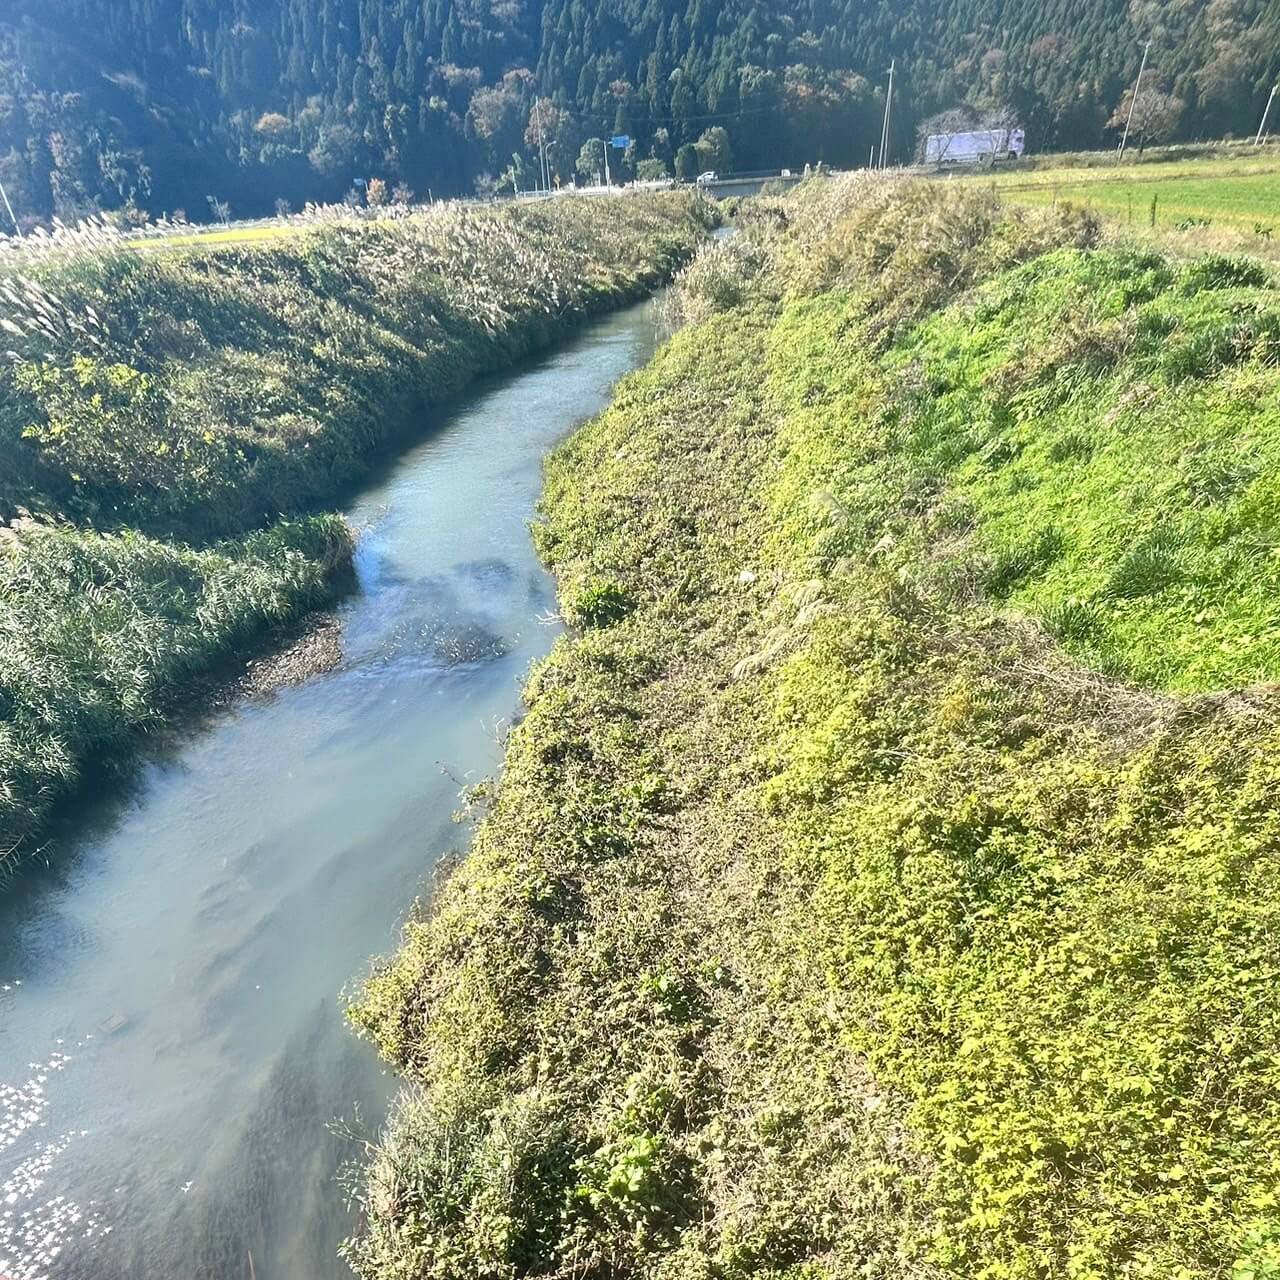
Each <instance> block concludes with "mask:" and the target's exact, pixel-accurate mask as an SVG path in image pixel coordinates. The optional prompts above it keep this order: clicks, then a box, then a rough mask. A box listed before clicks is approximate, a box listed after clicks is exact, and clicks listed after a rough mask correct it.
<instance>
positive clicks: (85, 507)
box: [0, 194, 707, 863]
mask: <svg viewBox="0 0 1280 1280" xmlns="http://www.w3.org/2000/svg"><path fill="white" fill-rule="evenodd" d="M706 216H707V214H706V211H705V208H704V206H703V205H702V203H701V202H700V201H699V199H698V198H696V197H694V196H692V195H690V194H682V195H672V196H669V197H668V196H658V197H637V198H634V199H631V198H628V199H618V200H598V201H587V200H581V201H569V200H565V201H558V202H556V204H555V205H554V206H550V205H548V206H545V207H538V208H528V207H518V208H508V209H503V210H494V211H489V210H486V211H483V212H479V213H477V212H473V211H470V210H465V209H453V210H448V211H443V212H440V213H432V214H429V215H425V216H420V217H412V218H406V219H401V220H397V221H395V222H392V223H387V224H375V225H366V226H351V227H347V226H337V227H332V228H329V229H326V230H322V231H318V232H315V233H308V234H300V235H299V236H297V237H296V238H294V239H291V240H285V239H279V240H276V241H273V242H272V243H270V244H266V245H263V246H261V247H256V248H244V249H238V250H230V249H222V250H218V251H215V252H211V253H205V252H200V251H193V252H189V253H180V252H174V253H168V252H166V253H160V254H154V255H146V256H141V255H137V254H133V253H130V252H127V251H126V252H116V253H100V252H96V251H94V249H93V248H92V247H90V248H89V250H88V251H87V252H85V251H73V252H67V251H66V250H65V249H62V248H60V249H58V250H55V251H50V252H49V253H48V254H46V255H45V256H44V257H43V258H41V257H35V258H33V259H31V260H28V259H27V258H26V257H24V256H19V257H18V258H17V259H16V261H15V262H12V263H10V264H8V265H9V268H10V269H9V272H8V274H7V275H0V298H3V300H4V301H3V304H0V307H2V309H0V326H3V328H4V330H5V332H6V341H8V342H9V343H11V344H12V350H11V352H10V358H9V362H8V364H7V365H5V366H3V368H2V369H0V863H4V862H7V861H8V860H9V859H10V856H11V855H16V853H17V852H18V851H19V850H20V849H25V848H28V847H29V846H30V843H31V837H32V836H33V835H34V833H36V832H37V831H38V830H39V829H40V827H41V826H42V824H43V823H44V822H45V820H46V819H47V818H48V816H49V814H50V812H51V808H52V806H53V804H54V802H55V801H56V800H57V799H58V798H59V797H60V796H62V795H63V794H64V793H65V792H66V791H67V790H68V789H69V788H70V786H71V785H72V784H73V783H74V782H75V780H76V778H77V777H78V776H79V774H80V771H81V769H82V768H83V767H84V766H85V765H87V764H88V765H91V764H94V763H101V762H103V761H106V760H108V759H112V758H114V757H116V756H118V755H119V754H120V748H121V746H122V744H124V743H126V742H131V741H134V740H135V738H134V734H135V731H137V730H139V729H145V728H148V727H150V726H152V725H154V724H155V723H156V721H157V719H158V717H159V716H160V715H161V714H162V713H163V711H164V710H166V709H167V708H168V707H169V706H170V705H171V704H172V703H173V701H174V699H175V697H176V695H178V694H179V693H181V692H182V691H183V689H184V687H185V686H186V685H188V684H189V683H190V681H191V679H192V677H194V676H196V675H198V674H199V673H201V672H202V671H205V670H206V669H207V668H208V667H210V666H211V665H212V664H214V663H216V662H218V661H220V660H222V659H224V658H226V657H227V656H228V655H230V654H232V653H234V652H235V651H236V650H237V649H240V648H242V647H243V646H244V645H245V644H246V643H247V642H248V641H250V640H252V639H253V637H255V636H256V635H257V634H258V633H260V632H262V631H263V630H264V629H267V628H274V627H279V626H281V625H282V624H287V623H289V622H290V621H292V620H294V619H296V618H298V617H299V616H301V615H302V614H303V613H305V612H306V611H307V610H308V609H310V608H312V607H314V606H315V605H317V604H319V603H320V602H322V601H324V600H327V599H328V598H330V597H331V596H332V594H333V592H334V590H335V589H337V587H338V585H339V584H340V582H341V580H342V578H341V573H342V570H344V569H345V568H347V567H349V563H350V554H351V541H350V537H349V535H348V534H347V532H346V530H345V528H344V526H343V525H342V522H341V521H340V520H339V519H338V518H337V517H318V518H312V519H309V520H303V521H301V522H297V521H292V520H289V519H284V520H282V519H281V516H282V514H287V513H297V512H305V511H306V510H308V509H314V508H315V507H316V506H319V505H322V504H324V503H327V502H331V501H333V500H334V499H336V498H337V497H338V496H340V493H341V490H342V488H343V486H345V485H347V484H349V483H350V482H352V481H353V480H354V479H355V478H357V477H359V476H360V475H361V474H363V473H364V471H365V470H366V469H367V468H368V467H369V466H370V465H371V464H372V462H373V461H374V460H375V459H376V457H377V455H378V453H379V451H380V450H384V449H385V448H386V447H387V446H389V445H391V444H393V443H394V442H396V441H397V440H398V439H401V438H403V436H404V435H405V433H407V432H408V431H409V430H411V429H413V428H414V427H415V426H418V427H420V421H421V420H420V417H419V416H417V414H418V411H420V410H421V409H422V408H423V407H424V406H426V405H429V404H433V403H437V402H439V401H440V400H442V399H443V398H444V397H446V396H447V395H449V394H450V393H451V392H453V391H456V390H457V389H458V388H459V387H461V386H462V385H463V383H464V382H465V381H466V380H467V379H469V378H471V377H474V376H475V375H476V374H478V373H480V372H482V371H484V370H488V369H492V368H496V367H498V366H500V365H501V364H504V363H506V362H509V361H511V360H514V359H516V358H517V357H519V356H521V355H523V354H525V353H527V352H529V351H532V350H534V349H535V348H537V347H539V346H541V345H544V344H546V343H547V342H549V341H550V340H551V339H552V338H553V337H554V336H555V335H557V334H558V333H561V332H563V331H564V330H565V329H566V328H567V327H568V326H570V325H572V324H573V323H575V322H576V321H577V320H578V319H579V318H580V317H582V316H583V315H586V314H588V313H590V312H592V311H597V310H600V309H602V308H604V307H606V306H608V305H611V304H615V303H617V302H620V301H622V300H624V299H627V298H630V297H633V296H636V295H637V294H639V293H640V292H642V291H643V290H645V289H647V288H648V287H650V286H651V285H652V284H654V283H656V282H657V281H659V280H661V279H663V278H665V277H666V276H667V275H669V274H670V272H671V271H672V270H673V269H674V268H675V267H676V265H678V263H680V262H681V261H682V260H684V259H685V258H687V257H688V256H689V254H690V253H692V251H693V249H694V247H695V245H696V243H697V242H698V240H699V239H700V237H701V236H702V234H703V229H704V221H705V218H706ZM24 268H25V269H24ZM32 512H34V513H36V516H37V517H39V518H38V519H32V518H31V513H32ZM10 522H12V524H10ZM72 522H75V523H72ZM166 539H167V540H166ZM174 539H182V540H183V541H174ZM210 539H221V541H216V542H213V543H211V542H210ZM188 543H194V544H195V545H196V547H197V548H199V547H203V549H192V547H191V546H189V545H188Z"/></svg>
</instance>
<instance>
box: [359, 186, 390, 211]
mask: <svg viewBox="0 0 1280 1280" xmlns="http://www.w3.org/2000/svg"><path fill="white" fill-rule="evenodd" d="M364 198H365V203H366V204H367V205H368V206H369V208H370V209H381V208H382V206H383V205H384V204H386V203H387V184H386V183H385V182H384V181H383V180H382V179H381V178H370V179H369V184H368V186H366V187H365V190H364Z"/></svg>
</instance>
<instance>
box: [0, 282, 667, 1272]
mask: <svg viewBox="0 0 1280 1280" xmlns="http://www.w3.org/2000/svg"><path fill="white" fill-rule="evenodd" d="M654 343H655V322H654V316H653V311H652V307H651V304H648V303H646V304H642V305H639V306H636V307H632V308H630V309H628V310H626V311H624V312H620V313H618V314H616V315H614V316H612V317H610V318H608V319H605V320H602V321H598V322H595V323H593V324H592V325H590V326H589V327H587V328H585V329H583V330H582V331H580V333H579V334H578V336H577V337H576V338H575V339H573V340H572V341H570V342H568V343H567V344H565V345H564V346H562V347H560V348H558V349H556V350H554V351H553V352H551V353H550V354H548V355H546V356H545V357H543V358H542V359H540V360H538V361H536V362H534V363H531V364H528V365H524V366H522V367H520V368H518V369H516V370H514V371H512V372H511V373H509V374H508V375H506V376H504V377H502V378H500V379H493V380H491V381H489V382H487V383H485V384H483V385H480V386H478V387H477V388H476V389H475V390H474V391H473V392H472V393H471V394H470V395H468V396H467V397H466V398H465V399H463V400H461V401H459V402H458V403H456V404H455V405H454V406H452V408H450V409H449V410H448V411H446V412H443V413H441V414H438V415H436V417H437V418H438V419H439V421H437V422H434V423H433V425H432V426H431V427H430V429H429V433H428V430H427V428H426V426H425V424H424V437H423V439H422V442H421V443H419V444H418V445H417V446H416V447H414V448H412V449H411V450H410V451H408V452H406V453H405V454H404V455H403V456H402V457H401V458H400V459H399V460H398V461H397V462H396V463H395V464H394V466H392V467H390V468H389V469H388V470H387V472H386V473H385V474H384V475H383V476H381V477H380V478H379V479H377V480H376V481H375V482H374V483H372V484H371V485H370V486H369V487H368V489H367V490H366V491H365V492H364V493H363V494H362V496H361V497H360V498H359V500H358V501H356V502H355V504H354V505H353V507H352V509H351V511H350V513H349V514H350V518H351V521H352V523H353V524H354V525H355V526H356V527H357V528H358V529H360V530H361V531H362V532H361V537H360V540H359V544H358V551H357V556H356V569H357V576H358V581H359V589H358V591H357V592H356V593H355V594H354V595H353V596H352V597H351V598H349V599H348V600H347V601H346V602H345V603H344V604H343V606H342V607H341V609H340V615H341V619H342V623H343V628H344V651H345V655H344V659H343V661H342V663H341V665H340V666H339V667H338V668H337V669H336V670H334V671H333V672H331V673H329V674H326V675H323V676H320V677H317V678H314V679H312V680H310V681H308V682H306V683H304V684H302V685H299V686H297V687H293V688H288V689H283V690H280V691H278V692H277V693H275V694H273V695H271V696H270V697H267V698H264V699H259V700H254V701H249V702H244V703H241V704H239V705H236V706H234V707H232V708H231V709H229V710H226V711H223V712H221V713H218V714H216V715H213V716H210V717H205V718H204V719H203V720H202V721H201V722H198V723H193V724H191V725H189V726H186V727H185V728H184V729H182V730H181V731H180V732H178V733H176V734H169V735H166V737H165V741H164V742H163V743H162V744H161V743H159V742H158V743H157V744H156V746H155V748H154V749H153V750H152V752H151V754H150V755H149V756H148V757H147V758H145V759H144V761H143V763H142V765H141V767H140V769H139V770H138V773H137V776H136V780H135V782H134V783H133V785H131V786H130V787H128V788H127V794H116V795H113V796H109V797H104V798H103V799H102V800H100V801H98V802H96V803H95V804H94V805H93V806H92V807H91V810H90V811H89V812H87V813H84V814H82V815H78V816H77V818H76V821H75V824H74V826H73V827H71V828H70V829H69V830H68V831H67V832H66V833H65V834H64V835H62V836H60V837H59V838H58V844H57V847H56V848H54V849H53V850H52V851H51V853H52V856H51V858H50V863H49V866H48V867H42V868H38V869H33V870H32V871H30V872H29V873H27V874H24V875H23V876H22V877H21V878H20V880H19V881H18V883H17V884H16V885H14V886H12V887H11V888H10V890H9V891H8V892H7V893H5V894H4V896H3V898H2V899H0V1277H4V1278H7V1280H37V1278H45V1277H47V1278H48V1280H123V1278H124V1277H129V1278H130V1280H152V1278H155V1280H161V1278H163V1280H241V1278H242V1277H247V1278H250V1280H329V1278H331V1277H334V1278H336V1277H343V1276H349V1274H350V1272H349V1271H348V1269H347V1267H346V1266H345V1264H344V1263H342V1262H341V1261H340V1260H339V1259H338V1258H337V1256H336V1250H337V1246H338V1243H339V1241H340V1240H341V1239H342V1238H343V1237H344V1236H346V1235H348V1234H350V1232H351V1230H352V1228H353V1218H352V1215H351V1210H350V1208H349V1206H348V1203H347V1197H346V1195H345V1193H344V1191H343V1189H342V1186H341V1185H340V1182H339V1180H338V1178H337V1174H338V1171H339V1169H340V1167H341V1166H343V1165H344V1164H346V1163H348V1162H350V1161H351V1160H352V1159H355V1158H358V1157H359V1155H360V1150H361V1148H360V1141H359V1140H360V1139H361V1138H362V1137H368V1138H371V1137H373V1136H374V1135H375V1134H376V1131H377V1129H378V1127H379V1125H380V1124H381V1121H382V1117H383V1114H384V1112H385V1107H386V1102H387V1098H388V1096H389V1094H390V1091H391V1089H392V1088H393V1086H394V1081H392V1080H390V1079H388V1078H387V1076H386V1075H385V1074H384V1072H383V1071H382V1069H381V1067H380V1064H379V1063H378V1061H377V1060H376V1058H375V1056H374V1053H373V1051H372V1049H371V1048H370V1047H369V1046H368V1045H365V1044H363V1043H361V1042H359V1041H357V1040H356V1039H355V1038H354V1037H353V1036H352V1034H351V1033H350V1032H349V1031H348V1030H347V1028H346V1026H345V1023H344V1021H343V1014H342V998H341V992H342V990H343V987H344V985H346V984H347V983H349V982H350V981H351V980H352V979H353V978H354V977H356V976H358V975H359V974H360V973H361V972H363V971H364V970H365V968H366V966H367V964H368V961H369V958H370V957H371V956H374V955H376V954H379V953H385V952H387V951H389V950H390V949H391V948H392V947H393V946H394V945H395V940H396V936H397V932H398V928H399V925H400V923H401V921H402V919H403V914H404V912H405V910H406V909H407V907H408V904H410V903H411V902H412V901H413V900H414V898H415V897H416V896H417V895H419V894H420V893H421V892H422V890H423V888H424V886H425V885H426V884H427V882H428V880H429V877H430V873H431V869H432V867H433V865H434V864H435V863H436V862H437V861H438V859H439V858H440V857H441V856H442V855H443V854H445V853H446V852H448V851H450V850H453V849H456V848H457V847H458V845H459V842H460V841H463V840H465V838H466V834H465V828H459V827H457V826H455V825H454V824H453V823H452V821H451V814H452V812H453V810H454V809H455V808H456V804H457V796H458V792H459V789H460V787H461V786H462V785H463V784H464V783H466V782H467V781H474V780H476V779H479V778H481V777H483V776H485V775H487V774H491V773H493V772H494V770H495V769H496V768H497V766H498V764H499V761H500V756H501V749H500V738H501V732H502V729H503V726H504V725H506V724H507V723H509V722H510V719H511V717H512V716H513V715H515V714H516V712H517V710H518V706H519V685H520V681H521V679H522V677H523V675H524V673H525V672H526V670H527V668H528V666H529V663H530V662H531V661H532V660H533V659H535V658H537V657H538V656H539V655H541V654H543V653H545V652H546V651H547V649H548V648H549V647H550V645H551V643H552V642H553V640H554V638H555V626H554V623H553V622H552V621H551V620H550V617H549V615H550V611H551V610H552V609H553V607H554V589H553V584H552V582H551V580H550V579H549V578H548V576H547V575H546V573H545V572H544V571H543V569H542V568H541V567H540V565H539V564H538V562H537V560H536V558H535V556H534V553H533V548H532V546H531V544H530V539H529V535H528V529H527V523H528V521H529V519H530V517H531V516H532V513H533V508H534V503H535V501H536V499H537V494H538V491H539V488H540V485H541V465H540V464H541V459H542V457H543V455H544V454H545V453H546V451H547V450H548V449H549V448H550V447H551V446H552V445H553V444H555V442H556V441H557V440H559V439H560V438H562V437H563V436H564V435H565V433H566V432H568V431H569V430H570V429H571V428H572V427H573V426H574V425H575V424H576V423H578V422H579V421H581V420H582V419H584V418H586V417H588V416H590V415H592V414H594V413H596V412H598V411H599V410H600V409H601V408H602V407H603V406H604V405H605V404H606V402H607V400H608V396H609V392H610V389H611V388H612V386H613V384H614V383H615V382H616V381H617V379H618V378H619V377H620V376H621V375H623V374H624V373H626V372H627V371H628V370H630V369H632V368H634V367H636V366H637V365H639V364H641V363H643V362H644V361H646V360H647V359H648V358H649V356H650V354H651V353H652V350H653V347H654ZM121 790H126V789H125V788H122V789H121Z"/></svg>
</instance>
